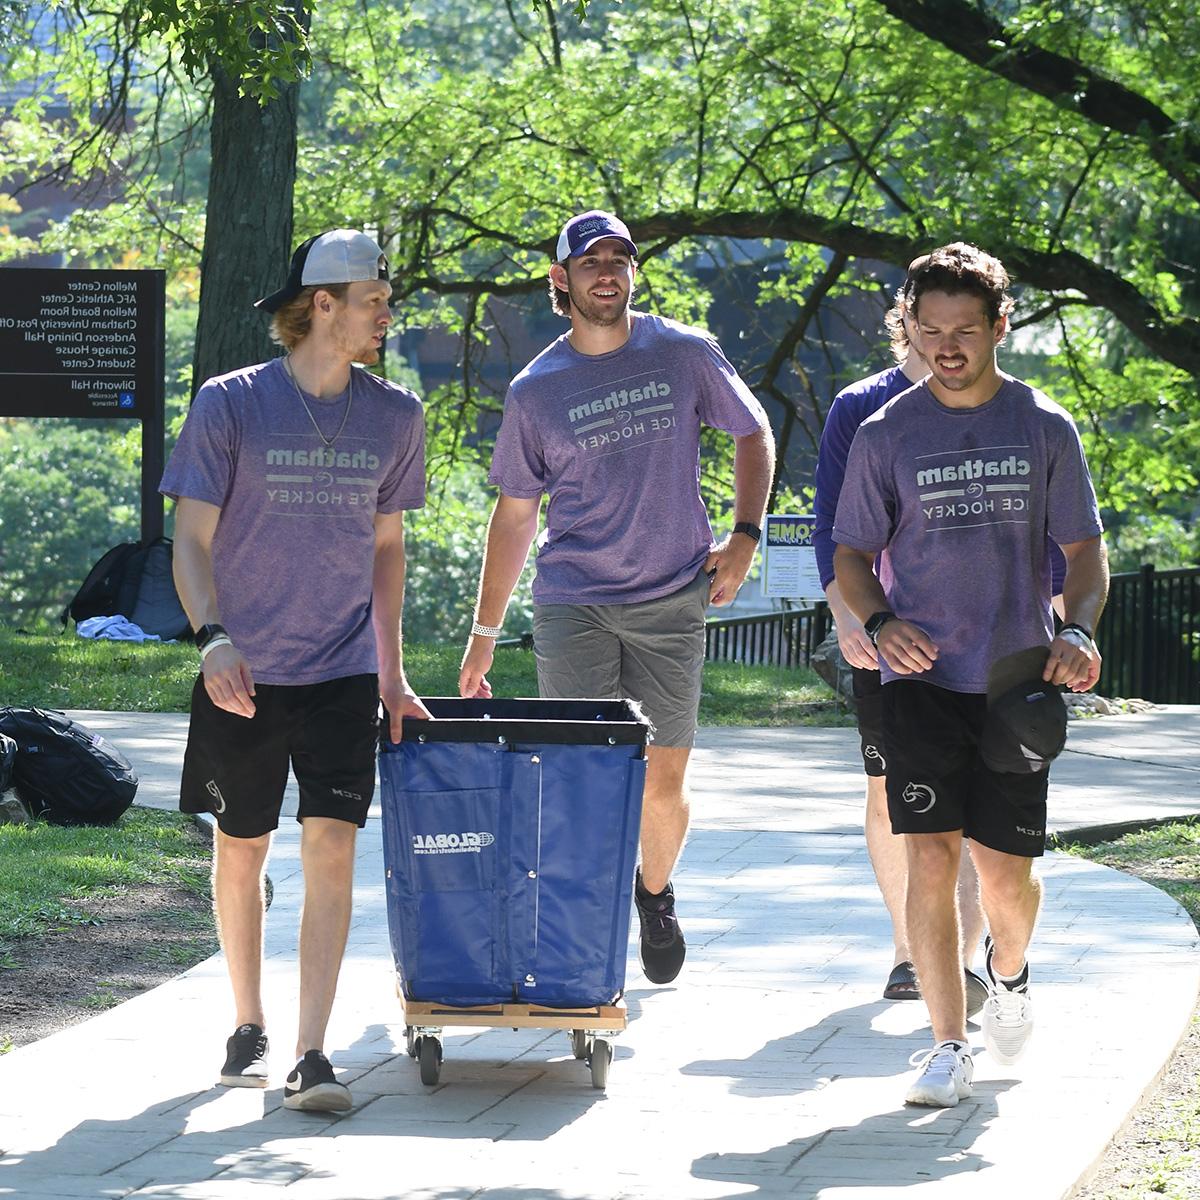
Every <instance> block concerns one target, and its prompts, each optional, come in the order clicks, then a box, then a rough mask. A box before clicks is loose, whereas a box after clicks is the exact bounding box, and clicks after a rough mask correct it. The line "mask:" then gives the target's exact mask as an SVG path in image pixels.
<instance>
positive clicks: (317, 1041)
mask: <svg viewBox="0 0 1200 1200" xmlns="http://www.w3.org/2000/svg"><path fill="white" fill-rule="evenodd" d="M390 296H391V285H390V284H389V282H388V271H387V259H386V258H384V256H383V253H382V251H381V250H380V249H379V247H378V246H377V245H376V244H375V242H374V241H373V240H372V239H371V238H369V237H367V236H366V234H363V233H359V232H356V231H355V230H350V229H336V230H332V231H330V232H328V233H323V234H320V235H319V236H317V237H314V238H310V239H309V240H308V241H306V242H304V243H303V244H302V245H301V246H300V247H299V248H298V249H297V250H296V252H295V254H294V255H293V257H292V263H291V270H290V272H289V274H288V278H287V282H286V283H285V284H284V286H283V287H282V288H280V289H279V290H278V291H276V292H273V293H272V294H271V295H269V296H266V297H264V298H263V299H262V300H259V301H258V304H257V307H258V308H260V309H262V310H264V311H265V312H268V313H270V314H272V318H271V336H272V338H273V339H274V340H275V341H276V342H278V343H279V344H280V345H282V346H283V347H284V348H285V349H286V351H287V353H286V354H285V355H284V356H283V357H281V358H276V359H273V360H271V361H270V362H267V363H261V364H259V365H258V366H254V367H248V368H245V369H243V370H240V371H234V372H232V373H231V374H228V375H222V376H219V377H217V378H215V379H210V380H208V381H207V382H206V383H205V384H204V386H203V387H202V388H201V389H200V390H199V392H198V393H197V394H196V398H195V401H194V402H193V404H192V408H191V411H190V412H189V414H188V418H187V421H186V422H185V423H184V426H183V430H182V432H181V433H180V436H179V442H178V444H177V445H176V447H175V450H174V452H173V453H172V455H171V459H170V462H169V463H168V464H167V469H166V472H165V474H164V475H163V480H162V484H161V486H160V490H161V491H163V492H164V493H165V494H166V495H168V496H170V497H171V498H173V499H174V500H176V501H177V504H178V507H177V509H176V517H175V582H176V586H177V588H178V590H179V595H180V598H181V600H182V601H183V606H184V609H185V610H186V612H187V614H188V618H189V620H190V621H191V623H192V627H193V628H194V629H195V630H196V631H197V637H196V644H197V648H198V649H199V652H200V660H201V673H200V676H199V678H198V679H197V681H196V686H195V688H194V690H193V693H192V712H191V724H190V728H189V732H188V745H187V751H186V754H185V757H184V766H183V782H182V785H181V792H180V808H181V810H182V811H184V812H193V813H195V812H208V813H212V814H213V815H214V817H215V820H216V825H217V830H216V835H215V842H214V861H213V900H214V907H215V909H216V914H217V922H218V927H219V931H220V935H221V945H222V948H223V950H224V952H225V957H226V960H227V963H228V967H229V975H230V981H231V983H232V985H233V995H234V1003H235V1007H236V1011H237V1018H236V1020H237V1028H236V1030H235V1032H234V1034H233V1036H232V1037H230V1039H229V1041H228V1044H227V1047H226V1051H227V1057H226V1061H225V1064H224V1066H223V1067H222V1070H221V1074H220V1081H221V1082H222V1083H223V1084H226V1085H229V1086H232V1087H266V1085H267V1074H268V1072H267V1035H266V1025H267V1021H266V1016H265V1013H264V1010H263V1000H262V987H261V976H262V936H263V913H264V904H263V870H264V867H265V864H266V858H267V852H268V849H269V846H270V841H271V833H272V831H273V830H274V829H276V828H277V827H278V823H279V814H280V808H281V805H282V801H283V793H284V788H285V785H286V783H287V777H288V768H289V764H290V766H291V769H292V771H293V772H294V774H295V777H296V780H297V783H298V784H299V791H300V801H299V809H298V812H297V820H299V821H300V822H301V823H302V831H301V841H300V857H301V862H302V864H303V868H304V888H305V893H304V909H303V915H302V917H301V924H300V1012H299V1030H298V1036H297V1042H296V1055H297V1058H298V1059H299V1061H298V1062H297V1064H296V1067H295V1069H294V1070H292V1072H291V1073H290V1074H289V1076H288V1077H287V1080H286V1083H285V1086H284V1104H285V1106H287V1107H289V1108H296V1109H302V1110H306V1111H316V1112H343V1111H345V1110H347V1109H349V1108H350V1107H351V1103H352V1102H351V1097H350V1092H349V1089H348V1088H346V1087H345V1085H344V1084H342V1083H339V1082H338V1080H337V1078H336V1076H335V1074H334V1071H333V1068H332V1066H331V1065H330V1063H329V1060H328V1059H327V1058H326V1057H325V1054H324V1038H325V1030H326V1026H327V1024H328V1020H329V1014H330V1010H331V1008H332V1005H333V999H334V994H335V991H336V987H337V977H338V972H339V969H340V966H341V960H342V953H343V951H344V949H345V944H346V935H347V931H348V929H349V922H350V909H351V889H352V882H353V873H354V842H355V834H356V832H357V830H358V829H360V828H361V827H362V826H363V825H364V824H365V822H366V817H367V810H368V808H369V806H370V803H371V797H372V794H373V791H374V784H375V750H376V743H377V737H378V710H379V701H380V698H381V697H382V699H383V702H384V706H385V708H386V711H387V713H388V715H389V717H390V723H391V724H390V734H391V737H392V738H393V740H398V739H399V736H400V726H401V721H402V720H403V718H404V717H406V716H417V717H424V716H428V713H427V712H426V711H425V709H424V707H423V705H422V704H421V702H420V700H418V699H417V697H416V695H415V694H414V693H413V691H412V689H411V688H410V687H409V685H408V683H407V681H406V679H405V676H404V667H403V658H402V652H401V635H400V617H401V610H402V607H403V601H404V569H405V555H404V510H405V509H409V508H419V507H420V506H421V505H422V504H423V503H424V493H425V469H424V426H423V420H422V412H421V404H420V401H419V400H418V399H417V397H416V396H414V395H413V394H412V393H411V392H409V391H406V390H405V389H403V388H400V387H397V386H396V385H395V384H391V383H387V382H385V381H384V380H382V379H379V378H377V377H376V376H375V375H372V374H370V373H369V372H367V371H365V370H363V369H361V368H360V367H357V366H355V365H354V364H355V363H364V364H366V365H367V366H370V365H372V364H374V363H376V362H378V361H379V355H380V349H381V347H382V345H383V341H384V337H385V335H386V333H387V328H388V325H389V324H390V321H391V315H390V312H389V309H388V300H389V298H390Z"/></svg>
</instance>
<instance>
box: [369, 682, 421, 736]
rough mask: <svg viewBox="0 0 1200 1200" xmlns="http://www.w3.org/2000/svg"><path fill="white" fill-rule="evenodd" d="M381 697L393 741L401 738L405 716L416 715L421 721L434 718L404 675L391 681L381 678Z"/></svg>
mask: <svg viewBox="0 0 1200 1200" xmlns="http://www.w3.org/2000/svg"><path fill="white" fill-rule="evenodd" d="M379 698H380V699H381V700H382V701H383V711H384V712H385V713H386V714H387V720H388V736H389V737H390V738H391V740H392V741H393V742H398V741H399V740H400V734H401V732H402V730H403V728H404V718H405V717H414V718H416V719H417V720H421V721H428V720H432V718H431V717H430V714H429V709H427V708H426V707H425V705H424V704H422V703H421V698H420V696H418V695H417V694H416V692H414V691H413V690H412V688H411V687H409V686H408V680H407V679H405V678H404V676H403V675H401V676H400V677H399V678H398V679H393V680H390V681H385V680H383V679H382V678H381V679H380V681H379Z"/></svg>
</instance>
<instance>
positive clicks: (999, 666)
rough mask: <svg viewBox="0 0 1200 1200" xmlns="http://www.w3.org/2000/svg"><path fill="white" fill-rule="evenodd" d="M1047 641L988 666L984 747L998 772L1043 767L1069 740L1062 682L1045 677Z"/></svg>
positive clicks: (989, 762)
mask: <svg viewBox="0 0 1200 1200" xmlns="http://www.w3.org/2000/svg"><path fill="white" fill-rule="evenodd" d="M1049 654H1050V648H1049V647H1048V646H1032V647H1030V648H1029V649H1028V650H1018V651H1017V652H1016V653H1015V654H1006V655H1005V656H1004V657H1003V658H1000V659H997V660H996V661H995V662H994V663H993V664H992V666H991V669H990V670H989V671H988V690H987V699H988V712H987V719H986V720H985V721H984V726H983V737H982V738H981V739H980V743H979V752H980V754H981V755H982V757H983V761H984V762H985V763H986V764H987V765H988V766H989V767H991V769H992V770H993V771H1004V772H1007V773H1008V774H1012V775H1027V774H1029V773H1030V772H1033V771H1044V770H1046V768H1047V767H1049V766H1050V764H1051V762H1053V761H1054V759H1056V758H1057V757H1058V756H1059V754H1061V753H1062V748H1063V746H1065V745H1066V742H1067V706H1066V705H1065V704H1064V703H1063V698H1062V687H1061V686H1060V685H1059V684H1056V683H1047V682H1046V681H1045V680H1044V679H1042V672H1043V671H1044V670H1045V669H1046V659H1047V657H1048V656H1049Z"/></svg>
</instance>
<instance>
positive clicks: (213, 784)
mask: <svg viewBox="0 0 1200 1200" xmlns="http://www.w3.org/2000/svg"><path fill="white" fill-rule="evenodd" d="M204 790H205V791H206V792H207V793H208V794H209V795H210V796H211V797H212V798H213V799H214V800H215V801H216V804H214V805H213V812H218V813H223V812H224V811H225V797H224V796H222V795H221V789H220V788H219V787H217V781H216V780H215V779H210V780H209V781H208V782H207V783H206V784H205V785H204Z"/></svg>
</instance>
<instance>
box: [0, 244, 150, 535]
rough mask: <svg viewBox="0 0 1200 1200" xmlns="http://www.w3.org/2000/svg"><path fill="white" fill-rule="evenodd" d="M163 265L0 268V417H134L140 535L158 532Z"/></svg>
mask: <svg viewBox="0 0 1200 1200" xmlns="http://www.w3.org/2000/svg"><path fill="white" fill-rule="evenodd" d="M165 316H166V273H165V272H164V271H70V270H50V269H43V268H36V267H31V268H22V267H9V268H4V269H0V417H75V418H80V417H83V418H92V419H95V418H101V417H108V418H111V417H117V418H122V417H123V418H127V419H131V420H137V421H141V423H142V536H143V538H144V539H148V538H152V537H157V536H158V535H159V534H161V533H162V524H163V517H162V498H161V497H160V496H159V495H158V491H157V487H158V480H159V477H160V476H161V475H162V468H163V433H164V413H163V406H164V393H163V374H164V324H165Z"/></svg>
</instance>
